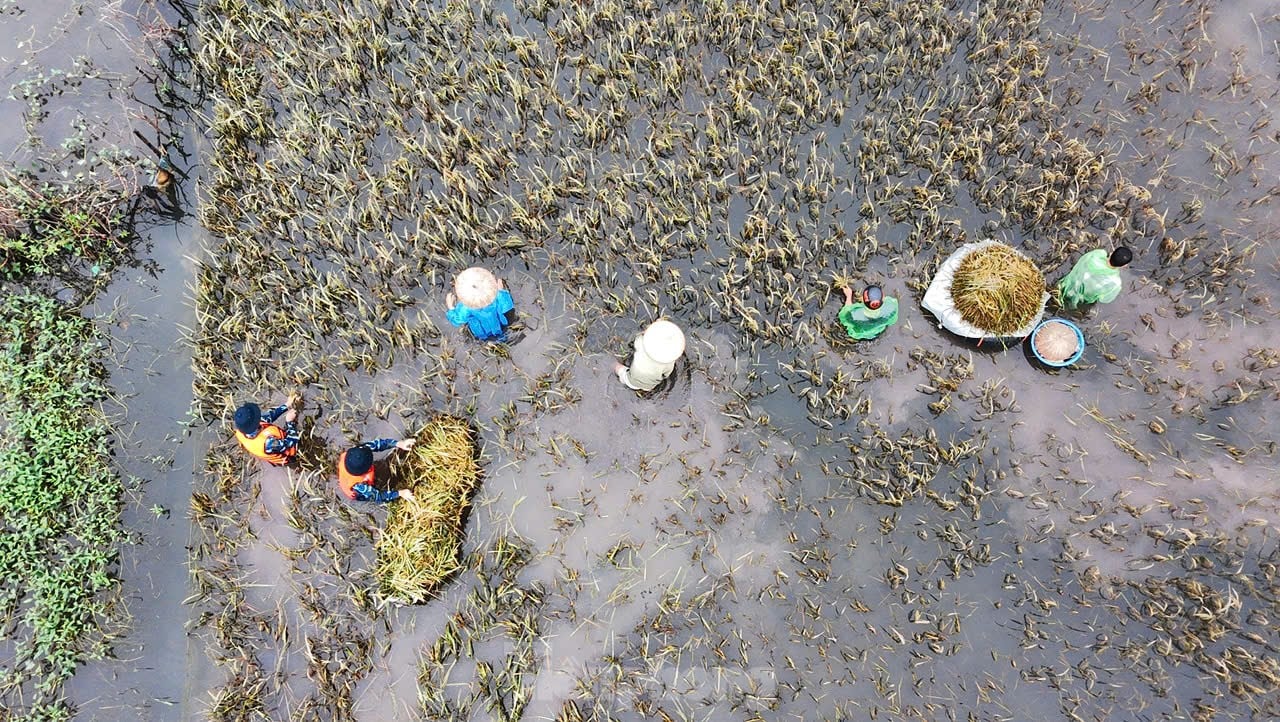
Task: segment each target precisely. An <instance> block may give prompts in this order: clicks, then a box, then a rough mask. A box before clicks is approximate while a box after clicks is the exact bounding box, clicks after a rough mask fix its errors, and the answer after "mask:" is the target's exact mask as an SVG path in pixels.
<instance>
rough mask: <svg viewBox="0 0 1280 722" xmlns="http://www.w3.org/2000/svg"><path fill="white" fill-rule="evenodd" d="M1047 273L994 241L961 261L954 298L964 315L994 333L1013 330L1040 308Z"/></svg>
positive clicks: (957, 307)
mask: <svg viewBox="0 0 1280 722" xmlns="http://www.w3.org/2000/svg"><path fill="white" fill-rule="evenodd" d="M1043 294H1044V275H1043V274H1042V273H1040V269H1038V268H1036V267H1035V264H1033V263H1032V262H1031V261H1029V260H1027V259H1026V257H1025V256H1023V255H1022V254H1021V253H1018V252H1017V251H1015V250H1013V249H1012V248H1010V247H1008V246H1005V245H999V244H996V245H990V246H987V247H985V248H981V249H979V250H976V251H974V252H973V253H970V254H969V255H967V256H965V258H964V260H962V261H960V265H959V266H957V267H956V271H955V275H954V276H953V277H952V279H951V302H952V303H954V304H955V307H956V310H957V311H959V312H960V317H961V318H963V319H964V320H965V321H967V322H969V323H971V324H973V325H974V326H976V327H978V328H979V329H981V330H983V331H987V332H989V333H992V334H997V335H999V334H1011V333H1014V332H1015V331H1017V330H1019V329H1021V328H1023V327H1024V326H1026V325H1027V324H1028V323H1030V322H1031V320H1032V319H1034V318H1035V316H1036V313H1038V312H1039V311H1040V303H1041V300H1042V298H1043Z"/></svg>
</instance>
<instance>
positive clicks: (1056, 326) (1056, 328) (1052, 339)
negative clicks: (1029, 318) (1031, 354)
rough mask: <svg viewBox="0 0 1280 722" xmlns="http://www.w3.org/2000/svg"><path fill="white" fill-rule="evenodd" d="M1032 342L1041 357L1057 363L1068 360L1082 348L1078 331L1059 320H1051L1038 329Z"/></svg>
mask: <svg viewBox="0 0 1280 722" xmlns="http://www.w3.org/2000/svg"><path fill="white" fill-rule="evenodd" d="M1032 343H1034V344H1035V345H1036V352H1037V353H1039V354H1040V358H1042V359H1044V360H1046V361H1051V362H1055V363H1056V362H1059V361H1066V360H1067V359H1069V358H1071V357H1072V356H1074V355H1075V353H1076V350H1077V349H1079V348H1080V342H1079V340H1078V339H1077V338H1076V332H1075V331H1073V330H1072V329H1071V327H1070V326H1068V325H1067V324H1065V323H1060V322H1058V321H1049V322H1048V323H1046V324H1044V325H1043V326H1041V327H1040V329H1039V330H1038V331H1036V335H1035V338H1034V339H1032Z"/></svg>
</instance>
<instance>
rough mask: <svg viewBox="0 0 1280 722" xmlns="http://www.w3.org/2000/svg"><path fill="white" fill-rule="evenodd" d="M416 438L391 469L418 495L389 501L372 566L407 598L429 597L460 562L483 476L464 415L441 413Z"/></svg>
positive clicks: (393, 592)
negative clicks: (474, 494)
mask: <svg viewBox="0 0 1280 722" xmlns="http://www.w3.org/2000/svg"><path fill="white" fill-rule="evenodd" d="M417 440H418V443H417V445H415V446H414V447H413V449H412V450H410V451H409V452H407V453H405V454H404V456H403V457H402V458H401V459H399V460H398V462H397V463H396V464H395V466H394V467H393V470H392V473H393V475H394V476H395V477H396V478H397V479H399V480H400V481H401V486H403V487H406V488H408V489H410V490H412V491H413V495H414V498H413V499H412V500H409V499H401V500H399V501H397V502H395V503H394V504H392V505H391V511H390V513H389V515H388V516H387V527H386V529H384V530H383V532H382V536H381V538H379V539H378V543H377V546H376V548H377V556H378V558H377V563H376V564H375V567H374V574H375V576H376V577H377V579H378V584H379V587H380V589H381V591H382V593H383V594H384V595H386V596H388V597H393V598H395V599H397V600H398V601H401V602H404V603H407V604H421V603H423V602H425V601H427V600H428V598H429V597H430V595H431V593H432V591H433V590H434V589H435V587H436V585H437V584H439V583H440V582H441V581H443V580H444V579H445V578H446V577H448V576H449V575H450V574H452V573H453V572H454V571H456V570H457V569H458V568H459V563H458V559H459V552H460V550H461V548H462V531H463V529H462V519H463V514H464V513H465V512H466V509H467V506H468V505H469V504H470V499H471V492H472V491H474V490H475V487H476V482H477V481H479V478H480V469H479V467H478V466H477V464H476V449H475V442H474V440H473V439H472V434H471V428H470V426H468V425H467V423H466V422H465V421H463V420H461V419H458V418H454V417H452V416H440V417H437V418H435V419H433V420H432V421H430V422H428V423H427V425H426V427H425V428H424V429H423V430H422V432H421V433H420V434H418V437H417Z"/></svg>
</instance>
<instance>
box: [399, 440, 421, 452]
mask: <svg viewBox="0 0 1280 722" xmlns="http://www.w3.org/2000/svg"><path fill="white" fill-rule="evenodd" d="M416 443H418V441H417V440H416V439H401V440H399V441H397V442H396V448H397V449H399V450H401V451H408V450H409V449H412V448H413V445H414V444H416Z"/></svg>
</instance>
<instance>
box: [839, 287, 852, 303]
mask: <svg viewBox="0 0 1280 722" xmlns="http://www.w3.org/2000/svg"><path fill="white" fill-rule="evenodd" d="M840 290H841V291H843V292H844V302H845V303H846V304H848V303H853V289H852V288H849V287H848V286H841V287H840Z"/></svg>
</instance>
